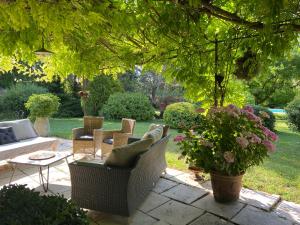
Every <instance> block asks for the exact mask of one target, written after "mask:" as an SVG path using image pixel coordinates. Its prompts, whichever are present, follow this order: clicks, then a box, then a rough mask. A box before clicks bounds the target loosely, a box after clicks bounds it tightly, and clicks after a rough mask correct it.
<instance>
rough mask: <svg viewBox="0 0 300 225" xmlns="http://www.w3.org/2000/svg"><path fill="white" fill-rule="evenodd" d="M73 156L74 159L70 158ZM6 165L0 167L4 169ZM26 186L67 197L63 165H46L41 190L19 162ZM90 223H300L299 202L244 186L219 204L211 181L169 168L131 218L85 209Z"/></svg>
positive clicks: (2, 175)
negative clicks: (46, 175)
mask: <svg viewBox="0 0 300 225" xmlns="http://www.w3.org/2000/svg"><path fill="white" fill-rule="evenodd" d="M71 148H72V146H71V142H70V141H63V144H61V145H60V146H59V150H60V151H70V150H71ZM71 158H72V157H71ZM0 168H2V169H0V188H1V187H2V186H3V185H5V184H8V183H9V179H10V176H11V169H10V167H8V166H7V165H2V166H1V167H0ZM3 168H4V169H3ZM12 183H18V184H27V185H28V186H29V187H30V188H35V189H36V190H37V191H40V192H41V194H47V195H49V194H50V195H51V194H57V193H59V194H63V195H64V196H65V197H66V198H70V196H71V182H70V174H69V169H68V166H67V163H66V162H65V161H61V162H59V163H57V164H55V165H54V166H53V167H51V168H50V184H49V191H48V192H47V193H44V192H43V189H42V187H41V185H40V183H39V177H38V171H37V168H36V167H35V168H33V167H28V166H21V167H19V170H18V171H16V173H15V175H14V178H13V182H12ZM88 215H89V217H90V218H91V221H92V222H91V224H93V225H119V224H131V225H185V224H189V225H300V205H299V204H295V203H292V202H288V201H285V200H282V199H281V198H280V196H278V195H272V194H267V193H264V192H259V191H253V190H249V189H245V188H244V189H243V190H242V192H241V196H240V199H239V201H237V202H235V203H231V204H220V203H217V202H215V201H214V199H213V195H212V190H211V185H210V182H209V181H206V182H204V183H200V182H198V181H195V180H194V175H193V174H190V173H184V172H182V171H178V170H174V169H169V168H168V169H167V171H166V174H164V175H163V176H162V177H161V179H160V180H159V182H158V183H157V185H156V187H155V188H154V189H153V190H152V192H151V193H150V194H149V196H148V198H147V199H146V200H145V202H144V203H143V204H142V205H141V206H140V208H139V209H138V210H137V211H136V213H135V214H134V215H133V216H132V217H130V218H123V217H119V216H113V215H109V214H105V213H101V212H96V211H88Z"/></svg>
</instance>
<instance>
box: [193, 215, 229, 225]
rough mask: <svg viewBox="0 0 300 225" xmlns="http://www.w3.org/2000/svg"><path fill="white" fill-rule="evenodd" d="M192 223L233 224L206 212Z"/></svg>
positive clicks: (209, 224) (196, 224) (199, 224)
mask: <svg viewBox="0 0 300 225" xmlns="http://www.w3.org/2000/svg"><path fill="white" fill-rule="evenodd" d="M190 225H233V223H231V222H228V221H226V220H224V219H222V218H220V217H217V216H215V215H213V214H210V213H205V214H204V215H202V216H200V217H199V218H198V219H196V220H195V221H194V222H193V223H191V224H190Z"/></svg>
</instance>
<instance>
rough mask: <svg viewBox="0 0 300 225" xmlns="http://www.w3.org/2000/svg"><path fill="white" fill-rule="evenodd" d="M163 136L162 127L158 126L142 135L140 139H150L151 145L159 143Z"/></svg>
mask: <svg viewBox="0 0 300 225" xmlns="http://www.w3.org/2000/svg"><path fill="white" fill-rule="evenodd" d="M162 136H163V127H162V126H158V127H156V128H155V129H154V130H150V131H148V132H146V133H145V134H144V136H143V137H142V139H143V140H145V139H152V140H153V143H155V142H157V141H159V140H160V139H161V138H162Z"/></svg>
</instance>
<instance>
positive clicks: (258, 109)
mask: <svg viewBox="0 0 300 225" xmlns="http://www.w3.org/2000/svg"><path fill="white" fill-rule="evenodd" d="M252 107H253V109H254V114H255V115H257V116H260V115H261V113H262V112H266V113H268V115H269V118H267V117H264V118H263V125H264V126H265V127H267V128H268V129H270V130H272V131H274V130H275V122H276V118H275V116H274V113H272V112H271V111H270V110H269V109H268V108H266V107H263V106H259V105H254V106H252Z"/></svg>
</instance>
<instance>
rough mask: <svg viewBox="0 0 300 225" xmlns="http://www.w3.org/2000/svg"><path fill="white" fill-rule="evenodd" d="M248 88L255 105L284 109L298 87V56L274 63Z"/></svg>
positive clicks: (299, 65)
mask: <svg viewBox="0 0 300 225" xmlns="http://www.w3.org/2000/svg"><path fill="white" fill-rule="evenodd" d="M249 87H250V92H251V94H253V96H254V98H255V103H256V104H257V105H261V104H264V105H268V106H270V107H285V106H286V105H287V103H289V102H290V101H291V100H292V99H293V98H294V97H295V94H296V88H297V87H300V55H298V54H296V55H293V56H292V57H291V58H285V59H281V60H278V61H276V62H275V63H274V64H273V65H271V66H270V67H269V68H268V69H267V70H266V71H265V72H264V73H262V74H260V75H259V76H258V77H256V78H255V79H254V80H252V81H250V82H249Z"/></svg>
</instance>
